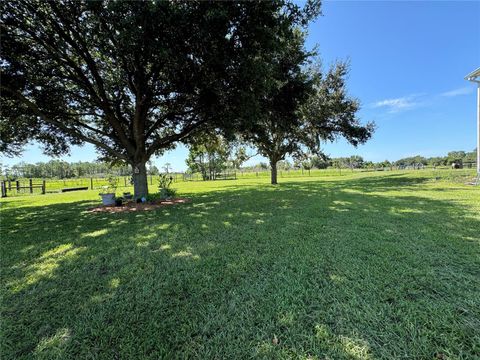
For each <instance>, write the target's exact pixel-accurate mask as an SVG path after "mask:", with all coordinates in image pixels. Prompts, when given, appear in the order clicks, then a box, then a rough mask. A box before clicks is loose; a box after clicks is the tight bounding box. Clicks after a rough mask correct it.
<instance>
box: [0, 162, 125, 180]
mask: <svg viewBox="0 0 480 360" xmlns="http://www.w3.org/2000/svg"><path fill="white" fill-rule="evenodd" d="M112 173H113V174H117V175H119V176H129V175H131V174H132V170H131V167H130V166H128V165H110V164H107V163H104V162H83V161H79V162H73V163H69V162H66V161H62V160H51V161H48V162H38V163H36V164H29V163H26V162H21V163H18V164H15V165H12V166H10V167H8V166H5V165H2V167H1V174H2V175H3V176H5V177H7V178H11V179H17V178H43V179H69V178H78V177H90V176H92V177H102V176H104V175H106V174H112Z"/></svg>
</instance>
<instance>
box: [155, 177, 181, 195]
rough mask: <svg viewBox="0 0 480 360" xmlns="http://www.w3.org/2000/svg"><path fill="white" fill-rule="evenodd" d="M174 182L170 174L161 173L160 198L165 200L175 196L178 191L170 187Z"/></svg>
mask: <svg viewBox="0 0 480 360" xmlns="http://www.w3.org/2000/svg"><path fill="white" fill-rule="evenodd" d="M172 182H173V177H171V176H170V175H168V174H161V175H160V176H159V177H158V195H159V196H160V199H162V200H165V199H169V198H172V197H174V196H175V195H176V194H177V192H176V191H175V190H174V189H172V188H170V186H171V185H172Z"/></svg>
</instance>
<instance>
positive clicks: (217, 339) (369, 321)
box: [1, 177, 480, 359]
mask: <svg viewBox="0 0 480 360" xmlns="http://www.w3.org/2000/svg"><path fill="white" fill-rule="evenodd" d="M360 180H363V179H356V180H352V181H344V180H343V179H342V180H340V181H333V182H329V183H322V182H318V181H316V182H312V181H307V182H306V181H302V182H289V183H286V184H282V185H281V186H278V187H267V186H264V187H262V188H253V187H246V188H236V187H234V186H232V187H229V188H227V189H226V190H225V191H221V192H207V193H198V194H194V195H189V196H190V197H191V198H192V203H190V204H184V205H179V206H174V207H169V208H163V209H159V210H155V211H150V212H143V213H128V214H126V213H123V214H98V213H97V214H92V213H88V212H86V210H87V208H88V207H89V206H90V205H91V202H90V201H85V202H77V203H70V204H54V205H48V206H44V207H33V206H32V207H23V208H18V209H15V208H9V209H6V210H4V212H3V215H2V268H3V269H2V280H3V283H4V284H6V286H5V289H4V290H5V291H4V295H3V302H2V303H3V309H2V319H3V327H2V328H3V329H2V330H3V335H2V344H1V347H2V349H3V353H4V356H5V357H6V358H31V357H34V356H36V357H38V358H48V359H50V358H54V357H58V358H72V359H73V358H89V357H91V358H105V359H112V358H139V357H141V358H202V359H203V358H225V357H227V358H251V357H253V358H308V357H310V358H313V359H315V358H318V359H323V358H325V357H330V358H333V359H367V358H385V359H387V358H388V359H391V358H398V357H399V356H407V357H409V358H432V357H433V356H434V353H435V352H438V353H442V354H445V355H446V356H451V357H458V358H462V357H463V358H471V357H472V356H474V355H475V354H476V353H478V350H479V349H478V345H477V344H478V343H480V342H479V335H478V334H479V333H480V323H479V321H478V319H479V318H480V316H479V315H480V303H479V300H478V293H479V292H480V284H479V282H478V278H479V277H480V270H479V269H480V266H479V265H480V260H479V258H480V257H479V254H480V244H479V238H478V229H479V228H480V222H479V219H478V217H475V215H474V214H471V213H469V212H468V209H466V208H465V207H460V206H459V205H457V204H455V203H453V202H449V201H446V200H442V201H440V200H435V199H434V198H433V196H432V197H427V196H423V197H420V196H413V195H409V196H395V197H392V196H383V195H382V194H378V193H375V194H372V193H369V192H368V191H367V190H366V189H369V188H371V187H372V186H376V189H377V191H382V189H384V190H385V191H388V189H392V188H396V189H398V188H409V187H410V184H406V183H405V182H406V181H409V180H405V179H402V180H401V181H402V183H399V182H397V178H396V177H391V178H389V179H388V180H387V179H386V180H384V181H382V180H380V179H375V180H372V181H370V182H369V181H367V180H364V181H360ZM357 181H360V183H358V182H357ZM390 181H392V182H390ZM398 181H400V180H398ZM416 181H417V180H412V184H413V186H415V184H420V183H417V182H416ZM352 189H353V190H354V191H352ZM274 338H275V339H277V340H278V341H274V340H273V339H274Z"/></svg>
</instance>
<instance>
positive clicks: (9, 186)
mask: <svg viewBox="0 0 480 360" xmlns="http://www.w3.org/2000/svg"><path fill="white" fill-rule="evenodd" d="M8 190H10V191H12V181H11V180H8Z"/></svg>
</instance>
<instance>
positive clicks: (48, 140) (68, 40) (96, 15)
mask: <svg viewBox="0 0 480 360" xmlns="http://www.w3.org/2000/svg"><path fill="white" fill-rule="evenodd" d="M0 6H1V10H2V11H1V31H2V54H1V65H0V69H1V76H2V82H1V96H2V103H3V108H2V115H1V118H0V138H1V143H0V151H2V152H3V153H4V154H9V155H12V154H18V153H19V151H21V149H22V147H23V146H24V145H25V144H26V143H27V142H28V141H32V140H35V141H38V142H40V143H42V144H43V145H44V146H45V151H46V152H47V153H48V154H52V155H59V154H64V153H67V152H68V151H69V147H70V145H72V144H75V145H79V144H83V143H86V142H87V143H91V144H93V145H95V147H96V148H97V150H98V151H99V152H100V153H101V155H102V158H103V159H106V160H109V161H114V162H115V161H116V162H119V161H120V162H124V163H128V164H130V165H131V166H132V168H133V169H134V176H133V177H134V187H135V197H141V196H144V195H145V194H146V193H147V192H148V188H147V181H146V166H145V164H146V162H147V161H148V160H149V159H150V157H151V156H152V155H154V154H160V153H162V152H163V151H165V150H168V149H172V148H173V147H174V146H175V144H176V143H178V142H179V141H185V140H186V139H188V138H189V137H190V136H192V135H194V134H196V133H198V132H201V131H209V130H212V129H221V130H222V131H223V132H225V133H229V132H232V131H233V130H234V129H238V128H240V127H241V126H239V125H240V123H241V122H249V121H254V120H255V121H256V119H257V117H258V111H259V110H260V109H261V107H260V106H259V105H258V100H257V99H259V98H261V96H260V95H261V94H262V93H263V91H264V87H265V80H266V79H267V74H266V73H265V69H268V66H267V65H268V64H266V61H268V60H269V58H268V57H265V56H263V54H264V53H271V52H272V51H273V49H274V48H275V47H277V46H279V42H278V40H279V39H280V38H286V37H288V36H287V34H289V33H291V32H293V31H294V30H295V28H296V27H298V26H304V25H305V24H306V22H308V21H309V19H311V18H312V17H314V16H315V15H316V14H318V11H319V3H318V2H316V1H311V2H308V3H307V4H306V6H305V7H304V8H303V9H301V8H299V7H298V6H297V5H295V4H293V3H291V2H288V1H261V2H203V1H178V2H171V1H142V2H123V1H98V2H89V1H70V0H62V1H52V2H49V1H39V0H21V1H16V2H2V3H1V5H0ZM242 126H243V125H242Z"/></svg>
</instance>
